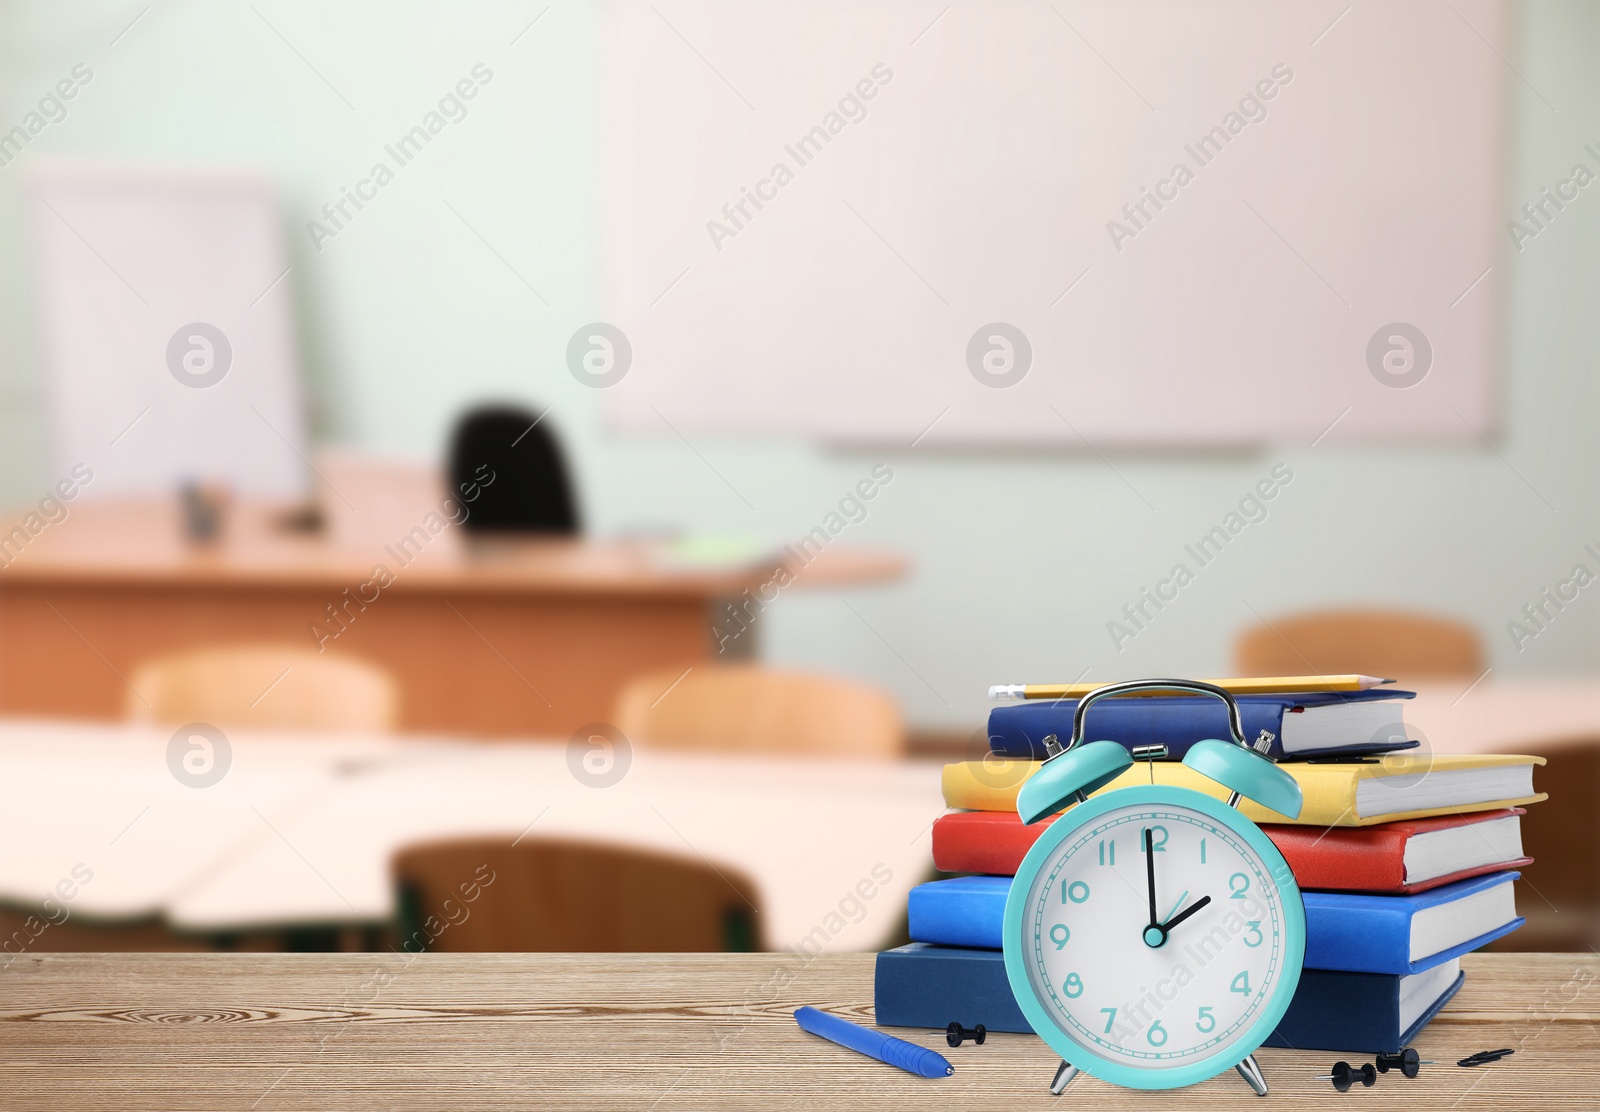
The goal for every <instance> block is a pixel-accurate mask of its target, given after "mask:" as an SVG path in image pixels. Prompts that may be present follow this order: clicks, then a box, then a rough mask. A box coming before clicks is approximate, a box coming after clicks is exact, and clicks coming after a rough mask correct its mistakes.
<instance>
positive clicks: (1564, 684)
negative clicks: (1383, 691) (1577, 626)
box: [1405, 674, 1600, 756]
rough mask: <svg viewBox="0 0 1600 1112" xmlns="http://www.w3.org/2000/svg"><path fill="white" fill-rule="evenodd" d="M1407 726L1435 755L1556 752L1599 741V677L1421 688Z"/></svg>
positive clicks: (1411, 705) (1493, 680)
mask: <svg viewBox="0 0 1600 1112" xmlns="http://www.w3.org/2000/svg"><path fill="white" fill-rule="evenodd" d="M1415 690H1416V692H1417V697H1416V698H1415V699H1413V700H1412V701H1411V702H1410V703H1408V704H1406V710H1405V715H1406V722H1407V724H1408V725H1414V726H1415V727H1417V728H1418V729H1419V730H1421V731H1422V732H1421V734H1420V735H1416V734H1413V735H1412V736H1414V737H1417V736H1420V737H1421V738H1424V739H1426V746H1427V747H1428V748H1429V749H1431V750H1432V751H1433V752H1435V753H1536V754H1538V755H1539V756H1547V755H1549V754H1551V753H1553V752H1559V751H1561V750H1563V749H1568V748H1572V747H1574V746H1580V745H1593V744H1596V743H1600V678H1596V679H1583V678H1577V677H1573V678H1565V679H1540V680H1533V679H1507V680H1502V679H1496V678H1495V677H1494V676H1493V675H1492V674H1491V675H1490V676H1488V677H1487V678H1485V679H1484V680H1483V682H1481V683H1479V684H1477V685H1476V686H1474V687H1472V688H1470V689H1469V688H1468V685H1467V681H1462V682H1460V683H1455V684H1420V685H1418V686H1417V687H1416V688H1415Z"/></svg>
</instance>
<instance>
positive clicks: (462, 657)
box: [0, 501, 905, 737]
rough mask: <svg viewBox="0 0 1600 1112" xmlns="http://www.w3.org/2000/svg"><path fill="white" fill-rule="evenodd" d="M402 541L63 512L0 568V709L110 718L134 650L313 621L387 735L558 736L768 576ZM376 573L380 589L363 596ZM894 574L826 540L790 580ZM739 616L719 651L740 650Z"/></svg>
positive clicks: (157, 510)
mask: <svg viewBox="0 0 1600 1112" xmlns="http://www.w3.org/2000/svg"><path fill="white" fill-rule="evenodd" d="M412 524H414V525H415V524H417V523H416V522H413V523H412ZM380 528H381V527H380ZM405 534H406V529H405V528H402V527H400V526H394V527H392V528H390V529H388V530H387V531H381V532H380V531H377V530H374V532H373V534H372V535H369V536H367V537H364V538H363V537H359V536H358V537H350V536H342V537H341V538H340V539H339V540H337V541H335V540H332V539H328V538H322V537H308V536H303V535H294V534H290V533H285V532H283V531H281V530H279V529H277V528H275V527H274V525H273V517H272V515H271V514H269V513H268V512H267V511H266V510H265V509H263V508H260V507H250V506H241V507H237V508H236V509H235V510H234V511H233V513H232V514H231V515H230V517H229V525H228V530H227V532H226V534H225V536H224V538H223V540H222V541H221V542H220V543H218V544H217V545H216V546H214V547H210V548H196V547H193V546H191V545H189V544H187V543H186V542H185V541H183V540H182V539H181V536H180V529H179V522H178V511H177V508H176V507H175V506H174V505H172V504H169V503H165V502H120V501H119V502H104V503H99V504H84V505H73V506H72V507H71V515H70V516H69V517H68V518H67V519H66V520H65V521H63V522H61V523H60V524H57V525H51V526H49V527H48V528H46V529H45V530H44V532H43V533H41V534H40V535H39V536H38V537H36V538H35V539H33V540H32V541H31V542H30V543H29V544H28V545H27V546H26V547H25V548H23V549H22V551H21V553H20V555H15V556H14V558H11V559H10V562H9V564H7V565H6V566H5V567H3V568H0V628H4V629H5V631H6V636H5V637H4V638H3V639H0V713H10V714H45V715H63V716H70V717H86V716H87V717H94V716H101V717H106V718H115V717H120V716H121V715H122V710H123V705H124V700H125V699H126V698H127V697H128V688H127V685H126V679H127V678H128V677H130V676H131V674H132V672H133V669H134V668H135V667H136V665H137V664H138V663H139V662H140V661H141V660H143V659H145V658H147V657H151V656H156V655H159V654H162V653H167V652H172V651H174V650H178V649H185V648H191V647H194V646H196V645H201V644H207V643H215V642H227V641H283V642H288V643H291V644H296V645H304V646H307V647H310V646H313V645H315V644H317V643H318V638H317V637H316V635H314V634H313V633H312V625H313V623H318V624H320V625H321V626H322V627H323V628H324V629H325V630H328V631H330V632H339V636H338V637H337V638H335V639H330V640H326V641H323V642H322V644H323V645H324V648H325V651H328V652H346V653H354V654H358V655H361V656H364V657H367V658H369V659H371V660H374V661H376V662H378V663H379V664H382V665H384V666H385V667H387V668H389V669H390V670H391V671H392V672H393V673H394V674H395V676H396V677H397V678H398V679H399V681H400V686H401V691H402V718H401V728H402V729H405V730H408V731H432V732H449V733H467V734H478V735H487V736H507V735H523V736H526V735H529V734H542V735H546V736H552V735H554V736H563V737H564V736H567V735H568V734H570V733H571V732H572V731H574V730H576V729H577V728H579V727H580V726H583V725H586V724H587V723H590V722H595V721H604V720H605V719H606V718H607V716H608V715H609V714H610V712H611V705H612V700H613V698H614V696H615V694H616V692H617V690H618V688H619V687H620V686H621V685H622V684H623V683H625V682H626V681H627V680H628V679H631V678H632V677H633V676H635V675H638V674H640V673H642V672H647V671H659V670H663V669H670V668H685V667H689V666H691V665H694V664H698V663H701V662H707V661H710V660H712V659H714V658H715V657H716V656H717V652H716V643H715V639H714V635H713V632H712V628H711V622H712V617H713V614H714V610H715V608H716V607H718V606H719V605H721V604H722V603H723V601H724V600H726V599H730V598H735V597H738V596H740V594H741V592H743V591H744V590H745V589H746V588H747V587H748V588H751V589H752V590H754V589H755V588H757V587H758V586H760V585H761V584H763V583H766V582H767V581H768V580H769V579H771V578H772V575H773V573H774V570H775V569H774V566H773V564H772V562H771V561H768V562H766V563H758V564H755V565H751V566H742V567H713V568H706V567H698V568H697V567H685V566H679V565H675V564H673V563H672V562H671V561H670V559H669V557H668V555H667V553H665V551H664V550H663V548H662V546H660V545H659V544H650V543H645V542H642V541H641V542H624V541H617V542H583V541H560V540H546V541H497V542H488V543H484V544H469V543H466V542H465V541H464V539H463V534H462V532H461V530H460V529H459V528H456V527H453V526H452V527H448V528H445V529H444V531H443V532H441V533H439V534H438V535H436V536H429V535H428V534H427V532H426V530H423V531H422V536H423V538H424V539H425V540H426V544H425V545H424V544H422V543H421V542H418V541H414V542H413V547H412V548H409V549H407V550H405V551H401V550H400V549H399V548H398V544H399V541H400V539H401V537H402V536H404V535H405ZM417 552H420V555H415V553H417ZM408 557H410V558H409V561H408ZM380 564H381V565H383V566H384V567H385V568H386V569H387V570H388V572H389V573H390V574H392V575H393V576H394V582H393V584H392V585H391V586H389V587H378V588H374V587H371V586H368V587H363V584H369V583H371V582H372V581H373V574H374V567H375V566H377V565H380ZM904 570H905V563H904V561H903V560H901V559H900V558H898V557H896V556H893V555H891V554H887V553H883V552H876V551H871V550H864V549H861V548H850V547H848V546H841V545H839V544H837V543H834V544H830V545H829V547H827V548H825V549H823V550H822V553H821V555H820V556H818V557H817V558H816V559H815V560H814V561H813V562H812V563H811V564H809V565H807V566H805V567H803V568H801V567H798V566H796V567H794V568H793V569H792V571H793V574H794V575H795V580H796V582H795V584H794V586H796V587H800V586H804V587H820V586H825V585H843V584H860V583H870V582H881V581H884V580H888V579H893V578H895V577H897V576H899V575H901V574H902V573H903V572H904ZM375 589H376V591H377V597H376V599H375V600H374V601H370V602H367V603H366V604H364V605H363V604H362V603H360V602H354V601H351V600H352V599H353V598H354V596H355V595H357V594H360V595H362V596H364V597H366V598H368V599H372V597H373V594H374V590H375ZM347 591H348V592H350V593H349V594H346V592H347ZM329 607H333V608H335V609H336V610H339V611H340V612H341V613H342V614H343V615H344V617H343V619H342V620H343V623H344V628H343V630H342V632H340V625H339V624H336V623H335V622H334V621H332V620H330V619H329V618H328V616H327V615H328V609H327V608H329ZM759 624H760V623H759V621H758V622H756V623H755V625H754V626H753V627H752V629H751V631H750V632H749V633H746V634H744V635H743V636H741V637H740V638H739V639H738V640H737V641H736V642H733V644H734V646H735V647H736V648H738V649H740V650H742V651H745V652H746V655H748V650H749V649H751V648H753V646H754V642H755V638H756V636H757V635H758V631H759Z"/></svg>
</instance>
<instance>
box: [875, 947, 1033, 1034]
mask: <svg viewBox="0 0 1600 1112" xmlns="http://www.w3.org/2000/svg"><path fill="white" fill-rule="evenodd" d="M873 980H874V984H873V1000H874V1001H875V1008H876V1012H877V1018H878V1024H879V1025H880V1026H883V1027H925V1028H927V1029H928V1030H930V1031H939V1030H943V1029H944V1028H945V1027H947V1026H949V1025H950V1023H951V1022H957V1023H960V1024H961V1025H962V1026H963V1027H976V1026H977V1025H978V1024H980V1023H981V1024H983V1025H984V1027H986V1028H988V1029H989V1030H990V1031H1015V1032H1019V1033H1021V1034H1025V1035H1026V1034H1031V1033H1032V1031H1033V1028H1032V1027H1030V1026H1028V1021H1027V1020H1026V1019H1024V1018H1022V1009H1021V1008H1018V1007H1017V1000H1016V997H1014V996H1012V995H1011V983H1010V982H1009V981H1007V980H1006V963H1005V955H1003V954H1001V953H1000V951H998V950H968V949H959V948H955V947H949V946H925V945H923V944H922V943H920V942H913V943H912V944H911V945H909V946H901V947H900V948H899V949H898V950H885V951H884V952H883V953H881V954H879V955H878V962H877V972H876V975H875V977H874V979H873Z"/></svg>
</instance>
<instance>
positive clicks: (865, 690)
mask: <svg viewBox="0 0 1600 1112" xmlns="http://www.w3.org/2000/svg"><path fill="white" fill-rule="evenodd" d="M613 719H614V724H615V725H616V727H617V728H618V729H619V730H621V731H622V732H623V734H624V735H626V736H627V738H628V740H629V741H630V742H634V743H637V744H640V745H649V746H655V747H659V748H671V749H699V750H710V751H724V752H733V751H737V752H741V753H799V754H808V755H819V756H820V755H827V756H834V757H846V756H848V757H898V756H900V755H902V754H903V753H904V752H905V724H904V722H903V720H902V719H901V716H900V707H899V705H898V704H897V703H896V702H895V700H894V698H893V697H892V696H890V695H888V694H886V693H884V692H882V691H879V690H878V689H877V688H875V687H870V686H868V685H866V684H863V683H856V682H854V681H851V680H845V679H839V678H837V677H833V676H820V675H813V674H810V673H806V672H788V671H779V670H777V669H774V668H764V667H762V666H760V665H757V664H722V665H696V666H695V667H694V668H692V669H691V670H690V671H689V672H688V674H686V675H685V674H683V673H681V672H655V673H651V674H649V675H645V676H641V677H639V678H638V679H636V680H634V681H633V682H631V683H629V684H628V685H627V686H626V687H625V688H624V689H623V691H622V693H621V695H619V696H618V698H617V702H616V706H615V710H614V711H613Z"/></svg>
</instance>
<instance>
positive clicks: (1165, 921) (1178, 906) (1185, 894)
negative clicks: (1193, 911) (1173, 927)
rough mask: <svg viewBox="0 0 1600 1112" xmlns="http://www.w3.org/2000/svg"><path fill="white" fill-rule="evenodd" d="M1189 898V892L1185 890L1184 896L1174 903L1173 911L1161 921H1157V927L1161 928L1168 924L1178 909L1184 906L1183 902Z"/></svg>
mask: <svg viewBox="0 0 1600 1112" xmlns="http://www.w3.org/2000/svg"><path fill="white" fill-rule="evenodd" d="M1188 898H1189V890H1188V889H1187V888H1185V889H1184V890H1183V895H1181V896H1179V897H1178V898H1177V899H1175V900H1173V901H1172V910H1171V911H1169V912H1167V913H1166V914H1165V915H1163V916H1162V917H1161V918H1160V919H1157V920H1156V925H1157V926H1161V925H1163V924H1165V923H1167V922H1168V921H1169V920H1171V918H1172V916H1173V913H1174V912H1176V911H1177V910H1178V908H1180V907H1182V906H1183V901H1184V900H1186V899H1188Z"/></svg>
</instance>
